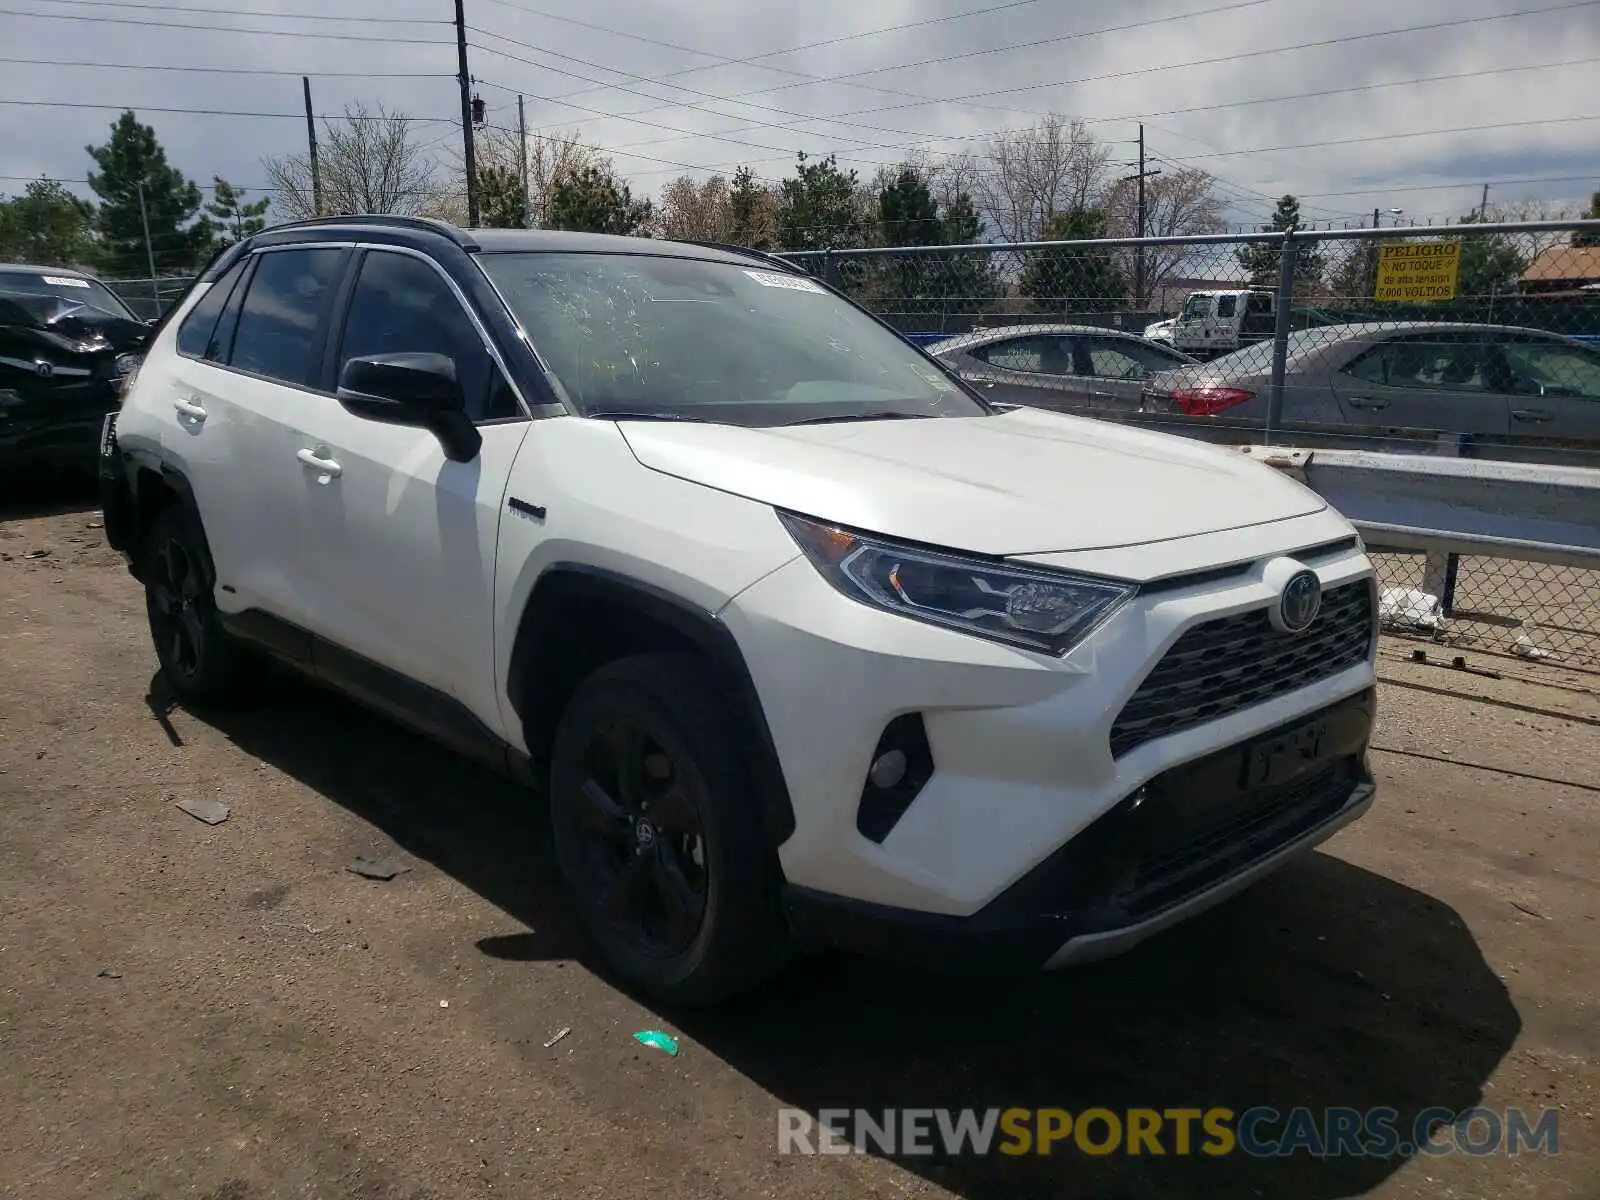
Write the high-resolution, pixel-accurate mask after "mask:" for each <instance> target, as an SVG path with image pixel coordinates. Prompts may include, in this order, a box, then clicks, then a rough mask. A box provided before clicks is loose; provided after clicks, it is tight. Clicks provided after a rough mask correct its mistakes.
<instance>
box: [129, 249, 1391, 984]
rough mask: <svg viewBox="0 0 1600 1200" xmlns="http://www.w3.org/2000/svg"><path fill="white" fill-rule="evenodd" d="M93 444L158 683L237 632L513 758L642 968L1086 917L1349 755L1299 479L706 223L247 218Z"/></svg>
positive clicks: (1352, 729)
mask: <svg viewBox="0 0 1600 1200" xmlns="http://www.w3.org/2000/svg"><path fill="white" fill-rule="evenodd" d="M101 462H102V485H103V493H102V496H103V500H102V503H103V508H104V513H105V530H106V537H107V539H108V540H109V541H110V543H111V544H112V546H114V547H115V548H117V549H119V550H121V551H122V552H124V553H125V554H126V555H127V557H128V562H129V566H130V568H131V570H132V573H133V575H134V577H135V578H136V579H138V580H139V581H140V582H141V583H142V584H143V586H144V589H145V597H146V607H147V612H148V616H149V623H150V630H151V635H152V640H153V642H154V647H155V654H156V657H157V659H158V661H159V663H160V667H161V671H162V673H163V675H164V676H165V678H166V679H167V681H168V682H169V685H170V686H171V688H172V689H173V690H174V691H175V692H176V694H177V695H178V696H179V697H180V698H181V699H183V700H185V701H187V702H189V703H191V704H194V705H203V704H206V703H213V704H222V703H228V702H240V701H244V700H247V699H249V698H250V696H251V695H252V689H253V681H254V679H255V678H256V676H255V671H256V669H257V668H258V666H259V663H260V661H261V658H262V657H263V656H272V657H275V658H277V659H279V660H281V661H283V662H286V663H289V664H291V665H293V666H294V667H296V668H298V669H300V670H302V671H305V672H307V673H308V674H310V675H311V676H313V677H315V678H316V679H319V680H321V681H323V682H325V683H327V684H330V685H332V686H334V687H337V688H340V689H342V690H344V691H345V692H347V693H349V694H350V695H352V696H355V697H357V698H359V699H361V700H363V701H365V702H367V703H369V704H371V705H373V706H375V707H377V708H378V709H380V710H382V711H384V712H386V713H389V714H391V715H392V716H394V717H396V718H398V719H400V720H401V721H403V722H406V723H408V724H410V725H411V726H413V727H414V728H417V729H419V730H424V731H426V732H428V733H430V734H432V735H434V736H436V737H438V738H439V739H440V740H442V741H444V742H446V743H448V744H450V745H453V746H456V747H459V748H461V749H463V750H465V751H467V752H470V753H473V754H475V755H476V756H478V757H479V758H480V759H482V760H483V761H486V762H489V763H491V764H493V765H495V766H497V767H498V768H500V769H502V770H505V771H507V772H509V773H511V774H512V775H514V776H515V777H517V778H520V779H523V780H526V781H529V782H530V783H534V784H538V785H540V786H541V787H542V788H543V789H544V791H545V794H546V795H547V796H548V802H549V805H550V809H551V826H552V829H553V832H554V845H555V853H556V858H557V861H558V864H559V868H560V871H561V874H562V876H563V878H564V879H565V881H566V884H567V887H568V888H569V890H570V893H571V895H572V897H573V899H574V902H575V909H576V911H577V914H578V917H579V920H580V923H581V925H582V928H583V929H584V930H585V931H586V933H587V935H588V937H589V938H590V939H591V940H592V942H593V944H594V945H595V946H596V947H597V948H598V951H599V953H600V955H601V956H602V958H603V960H604V962H606V963H607V964H609V966H610V968H611V969H612V970H613V971H615V972H616V973H617V974H619V975H620V976H622V977H623V978H624V979H626V980H628V981H630V982H631V983H633V984H635V985H637V986H639V987H640V988H642V989H645V990H647V991H649V992H650V993H651V994H653V995H656V996H659V997H664V998H670V999H674V1000H679V1001H697V1002H709V1001H713V1000H716V999H718V998H720V997H724V996H727V995H729V994H730V993H732V992H734V991H737V990H739V989H741V988H743V987H745V986H747V985H749V984H751V983H752V982H754V981H755V980H757V979H759V978H761V977H762V976H763V975H765V974H767V973H768V972H769V971H771V970H772V969H774V968H775V966H776V965H777V964H778V963H779V962H780V961H781V959H782V957H783V954H784V951H785V949H786V948H787V947H789V946H791V945H793V944H796V943H799V944H821V945H836V946H843V947H846V948H851V949H858V950H876V951H881V952H885V953H890V954H901V955H903V956H906V957H911V958H916V959H920V960H922V961H928V962H945V963H959V962H964V961H969V960H989V961H1006V962H1012V963H1018V964H1022V965H1025V966H1041V965H1051V966H1061V965H1065V964H1068V963H1074V962H1078V961H1081V960H1084V959H1089V958H1094V957H1099V956H1103V955H1106V954H1110V953H1114V952H1116V951H1118V950H1121V949H1123V948H1125V947H1127V946H1129V945H1132V944H1133V943H1134V942H1136V941H1139V940H1140V939H1142V938H1144V937H1146V936H1147V935H1149V934H1151V933H1153V932H1155V931H1156V930H1158V929H1161V928H1163V927H1166V926H1168V925H1171V924H1173V923H1175V922H1177V921H1180V920H1182V919H1184V918H1186V917H1188V916H1190V915H1191V914H1193V913H1195V912H1198V911H1200V910H1201V909H1203V908H1206V907H1208V906H1209V905H1211V904H1213V903H1215V902H1216V901H1218V900H1220V899H1221V898H1222V897H1224V896H1226V895H1229V894H1231V893H1233V892H1235V891H1238V890H1239V889H1240V888H1242V887H1244V886H1246V885H1247V884H1249V883H1250V882H1251V881H1253V880H1254V879H1256V878H1258V877H1259V876H1261V875H1262V874H1264V873H1265V872H1267V871H1269V870H1271V869H1273V868H1275V867H1277V866H1278V865H1279V864H1281V863H1282V862H1284V861H1286V860H1287V859H1289V858H1290V857H1292V856H1294V855H1296V854H1299V853H1301V852H1303V851H1305V850H1306V849H1308V848H1309V847H1310V846H1312V845H1313V844H1315V843H1317V842H1320V841H1321V840H1322V839H1324V838H1326V837H1327V836H1328V835H1330V834H1331V833H1333V832H1334V831H1335V830H1336V829H1338V828H1340V827H1341V826H1343V825H1345V824H1347V823H1348V822H1350V821H1352V820H1354V819H1355V818H1356V817H1358V816H1359V815H1360V814H1361V813H1362V812H1363V811H1364V810H1365V809H1366V807H1367V806H1368V805H1369V804H1370V803H1371V801H1372V797H1373V784H1372V777H1371V775H1370V773H1369V772H1368V769H1367V765H1366V749H1367V741H1368V735H1369V731H1370V729H1371V727H1372V719H1373V687H1374V678H1375V677H1374V670H1373V667H1374V655H1375V652H1376V636H1375V635H1376V615H1377V614H1376V607H1377V606H1376V602H1375V588H1374V584H1373V570H1372V564H1371V562H1370V561H1369V559H1368V558H1367V555H1366V553H1365V551H1364V549H1363V547H1362V545H1361V543H1360V540H1359V538H1358V537H1357V536H1356V534H1355V532H1354V530H1353V529H1352V528H1351V526H1350V525H1349V524H1348V523H1347V522H1346V521H1345V520H1344V519H1343V518H1342V517H1340V516H1339V515H1338V514H1337V513H1335V512H1333V511H1331V510H1330V509H1329V508H1328V507H1327V505H1326V504H1325V503H1324V502H1323V501H1322V500H1321V499H1320V498H1318V497H1317V496H1316V495H1314V494H1313V493H1312V492H1310V491H1308V490H1307V489H1306V488H1305V487H1303V486H1301V485H1300V484H1298V483H1296V482H1295V481H1293V480H1292V479H1289V478H1287V477H1286V476H1284V475H1282V474H1280V473H1278V472H1277V471H1274V470H1272V469H1270V468H1268V467H1265V466H1262V465H1259V464H1257V463H1254V462H1251V461H1250V460H1248V459H1246V458H1244V457H1243V456H1241V455H1237V454H1232V453H1228V452H1226V451H1223V450H1219V449H1217V448H1214V447H1211V446H1208V445H1205V444H1203V443H1200V442H1197V441H1191V440H1189V439H1184V438H1176V437H1166V436H1162V435H1158V434H1152V433H1147V432H1143V431H1139V430H1135V429H1129V428H1124V427H1121V426H1118V425H1115V424H1111V423H1107V422H1100V421H1094V420H1088V419H1077V418H1069V417H1064V416H1060V415H1058V414H1054V413H1049V412H1041V411H1038V410H1035V409H1027V408H1008V409H1006V410H1005V411H999V410H997V409H996V408H994V407H992V406H991V405H990V404H989V403H988V402H987V401H986V400H985V399H984V397H983V395H982V394H981V393H980V392H977V391H974V390H971V389H969V388H968V387H967V386H966V385H964V384H962V383H961V382H959V381H958V380H955V379H953V378H952V377H951V376H950V375H948V374H947V373H946V372H945V371H943V370H941V369H940V368H939V367H938V366H937V364H936V363H935V361H934V360H933V359H931V358H929V357H928V356H927V355H926V354H924V353H923V352H922V351H920V350H918V349H917V348H915V347H914V346H912V345H910V344H909V343H908V342H906V341H905V340H904V339H903V338H901V337H900V336H899V335H897V334H896V333H895V332H894V331H893V330H892V329H890V328H889V327H888V326H887V325H884V324H882V323H881V322H879V321H877V320H876V319H875V318H874V317H872V316H870V315H868V314H867V313H866V312H864V311H863V310H861V309H860V308H858V307H856V306H855V305H853V304H852V303H851V302H850V301H848V300H847V299H845V298H844V297H843V296H841V295H839V294H837V293H836V292H833V291H832V290H830V289H828V288H827V287H825V286H824V285H822V284H821V283H819V282H818V281H816V280H814V279H812V278H811V277H809V276H807V275H805V274H803V273H801V272H799V271H798V270H796V269H794V268H793V267H791V266H789V265H787V264H785V263H782V262H781V261H779V260H776V259H773V258H769V257H766V256H764V255H760V254H757V253H754V252H748V251H741V250H733V249H723V248H718V247H709V246H700V245H682V244H675V243H672V242H665V241H652V240H639V239H632V238H616V237H607V236H600V235H592V234H576V233H560V232H551V231H528V230H509V229H507V230H481V231H474V232H470V233H469V232H463V231H461V230H458V229H454V228H452V227H450V226H448V225H443V224H439V223H436V222H432V221H424V220H421V219H411V218H398V217H391V218H379V217H346V218H325V219H322V220H318V221H307V222H301V223H298V224H290V225H283V226H278V227H277V228H274V229H271V230H268V231H266V232H264V233H260V234H256V235H255V236H253V237H250V238H247V239H245V240H244V241H243V242H242V243H240V244H239V245H238V246H236V247H234V248H232V249H230V250H229V251H228V252H226V253H225V254H224V255H223V256H221V257H220V258H219V259H218V260H217V261H216V262H215V263H213V264H212V266H211V267H210V268H209V269H208V270H207V271H206V272H205V274H204V275H203V276H202V277H201V280H200V281H199V282H198V284H197V285H196V286H195V287H194V289H193V291H192V293H191V294H190V295H189V296H188V297H186V298H185V299H184V300H183V302H182V303H181V304H180V305H179V307H178V308H177V310H176V312H175V315H174V317H173V318H172V319H171V320H170V321H169V322H168V323H167V324H166V325H165V326H164V327H163V328H162V330H161V331H160V333H159V334H158V336H157V337H156V338H155V340H154V343H153V345H152V346H151V349H150V352H149V354H148V356H147V357H146V359H145V362H144V365H143V367H142V368H141V369H140V371H139V373H138V376H137V378H136V380H135V382H134V383H133V385H132V387H131V388H130V390H129V393H128V395H127V397H126V399H125V400H124V403H123V407H122V411H121V413H120V414H118V415H115V416H113V417H111V418H109V419H108V421H107V427H106V432H105V437H104V440H103V443H102V459H101ZM467 790H468V791H470V786H469V787H468V788H467ZM438 803H439V806H440V818H441V820H449V819H450V817H449V813H448V810H449V808H450V806H452V805H460V804H470V803H472V797H471V796H470V794H463V795H440V796H439V797H438ZM504 852H505V853H507V854H517V853H521V852H522V849H521V848H520V847H517V846H513V845H507V846H506V847H505V848H504Z"/></svg>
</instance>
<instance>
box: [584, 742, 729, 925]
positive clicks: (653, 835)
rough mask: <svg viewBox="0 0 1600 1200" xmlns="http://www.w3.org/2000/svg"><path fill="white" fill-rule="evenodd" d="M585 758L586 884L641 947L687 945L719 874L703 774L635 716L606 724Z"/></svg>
mask: <svg viewBox="0 0 1600 1200" xmlns="http://www.w3.org/2000/svg"><path fill="white" fill-rule="evenodd" d="M582 758H583V763H584V767H585V769H586V773H585V776H584V778H583V781H582V783H581V785H580V786H581V795H582V802H583V808H582V815H583V821H582V842H583V859H582V861H583V863H584V865H585V867H586V868H587V870H588V872H589V886H588V888H587V889H586V890H587V891H589V893H590V894H591V895H593V896H595V897H596V898H597V900H598V904H599V908H600V911H601V913H602V914H603V916H604V918H605V920H606V921H607V922H609V923H610V924H611V925H612V926H613V927H614V928H615V929H616V930H617V932H618V933H620V934H621V935H622V936H623V937H624V938H626V939H627V940H628V941H629V942H631V943H633V944H634V945H635V946H636V947H638V948H639V949H640V950H642V951H644V952H645V953H647V954H651V955H656V956H662V957H668V956H672V955H677V954H681V953H683V952H684V951H685V950H687V949H688V948H689V946H690V945H691V944H693V942H694V940H695V938H696V937H697V936H699V933H700V929H701V926H702V925H703V924H704V922H705V912H706V897H707V892H708V888H709V883H710V877H709V874H708V872H707V868H706V855H705V830H704V828H703V827H702V824H701V817H700V804H699V802H698V801H697V798H696V797H695V795H694V792H695V791H696V790H697V783H696V781H695V780H694V779H693V778H692V776H689V775H687V774H686V773H685V772H683V771H682V770H680V769H679V767H678V765H677V764H676V763H675V762H674V761H673V758H672V755H671V754H670V753H668V751H667V750H666V749H665V748H664V747H663V746H662V745H661V743H660V742H659V741H658V740H656V738H654V737H652V736H651V734H650V731H649V730H648V729H647V728H646V727H645V725H644V723H642V722H640V721H637V720H633V719H629V718H627V717H621V716H619V717H617V718H616V719H615V720H614V721H613V722H612V723H611V725H610V727H609V728H605V729H601V730H597V731H596V733H595V736H594V737H592V738H591V739H590V741H589V744H588V745H587V746H586V747H585V748H584V751H583V755H582Z"/></svg>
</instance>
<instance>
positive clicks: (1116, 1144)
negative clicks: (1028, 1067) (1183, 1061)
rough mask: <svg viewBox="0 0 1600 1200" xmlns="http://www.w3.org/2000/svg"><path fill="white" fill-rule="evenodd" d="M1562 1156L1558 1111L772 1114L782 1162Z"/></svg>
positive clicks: (994, 1110)
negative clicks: (825, 1157)
mask: <svg viewBox="0 0 1600 1200" xmlns="http://www.w3.org/2000/svg"><path fill="white" fill-rule="evenodd" d="M1558 1152H1559V1144H1558V1128H1557V1116H1556V1110H1555V1109H1549V1108H1547V1109H1541V1110H1537V1111H1532V1112H1525V1111H1524V1110H1522V1109H1520V1108H1508V1109H1505V1110H1503V1111H1501V1110H1495V1109H1489V1108H1468V1109H1462V1110H1460V1111H1457V1110H1455V1109H1449V1108H1425V1109H1423V1110H1422V1111H1421V1112H1419V1113H1417V1114H1416V1116H1415V1117H1413V1118H1412V1119H1411V1120H1409V1121H1407V1120H1404V1119H1403V1118H1402V1117H1401V1115H1400V1113H1399V1111H1398V1110H1396V1109H1393V1108H1371V1109H1365V1110H1363V1109H1356V1108H1326V1109H1311V1108H1292V1109H1288V1110H1286V1111H1280V1110H1278V1109H1275V1108H1268V1107H1256V1108H1247V1109H1244V1110H1242V1111H1236V1110H1234V1109H1231V1108H1220V1107H1214V1108H1129V1109H1117V1110H1113V1109H1110V1108H1086V1109H1081V1110H1079V1111H1077V1112H1072V1111H1069V1110H1068V1109H1064V1108H1007V1109H999V1108H988V1109H974V1108H965V1109H950V1108H900V1109H876V1110H868V1109H859V1108H857V1109H848V1108H835V1109H829V1108H825V1109H822V1110H820V1111H819V1112H818V1113H817V1114H816V1115H815V1116H812V1114H811V1113H809V1112H807V1111H806V1110H804V1109H799V1108H782V1109H779V1110H778V1153H779V1154H883V1155H889V1156H913V1157H915V1156H925V1155H941V1156H945V1157H952V1158H955V1157H963V1156H978V1157H981V1156H984V1155H990V1154H1005V1155H1013V1156H1016V1155H1050V1154H1089V1155H1109V1154H1128V1155H1150V1156H1155V1155H1173V1156H1179V1157H1181V1156H1186V1155H1196V1154H1199V1155H1207V1156H1210V1157H1218V1158H1220V1157H1222V1156H1224V1155H1233V1154H1245V1155H1248V1156H1250V1157H1252V1158H1287V1157H1290V1156H1292V1155H1308V1156H1311V1157H1316V1158H1335V1157H1346V1156H1348V1157H1375V1158H1404V1157H1409V1156H1411V1155H1413V1154H1422V1155H1431V1156H1439V1155H1447V1154H1468V1155H1475V1156H1481V1155H1486V1154H1507V1155H1516V1154H1524V1153H1540V1154H1556V1153H1558Z"/></svg>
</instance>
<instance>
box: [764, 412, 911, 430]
mask: <svg viewBox="0 0 1600 1200" xmlns="http://www.w3.org/2000/svg"><path fill="white" fill-rule="evenodd" d="M935 415H937V414H935V413H909V412H869V413H825V414H823V415H822V416H820V417H802V418H800V420H798V421H785V422H784V423H783V424H782V425H780V426H779V428H780V429H792V428H794V427H795V426H796V425H835V424H839V423H840V422H844V421H916V420H921V419H922V418H924V417H932V416H935Z"/></svg>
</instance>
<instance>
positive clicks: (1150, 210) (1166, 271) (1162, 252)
mask: <svg viewBox="0 0 1600 1200" xmlns="http://www.w3.org/2000/svg"><path fill="white" fill-rule="evenodd" d="M1216 185H1217V181H1216V179H1215V178H1214V177H1213V176H1211V175H1210V174H1209V173H1207V172H1205V171H1202V170H1199V169H1198V168H1195V167H1180V168H1178V169H1176V170H1172V171H1170V172H1163V173H1162V174H1160V175H1156V176H1153V177H1151V178H1149V179H1147V180H1145V185H1144V197H1145V199H1144V207H1145V220H1144V233H1145V236H1146V237H1189V236H1191V235H1197V234H1205V233H1223V232H1225V231H1226V230H1227V227H1228V223H1227V221H1226V220H1225V219H1224V218H1223V210H1224V208H1225V207H1226V203H1225V202H1224V200H1223V199H1222V197H1221V196H1219V195H1218V194H1217V191H1216ZM1138 206H1139V187H1138V184H1137V183H1136V182H1135V181H1134V180H1132V179H1122V180H1118V181H1117V182H1116V183H1115V184H1114V185H1112V188H1111V190H1110V192H1108V193H1107V195H1106V210H1107V212H1108V214H1109V216H1110V218H1111V227H1110V232H1111V236H1112V237H1137V236H1138V234H1139V207H1138ZM1196 258H1197V253H1196V251H1195V249H1194V248H1193V247H1189V246H1151V247H1148V248H1146V249H1145V250H1144V287H1145V295H1144V296H1143V297H1137V298H1136V303H1138V304H1139V305H1140V307H1143V306H1144V304H1145V303H1146V302H1147V298H1148V297H1149V295H1150V294H1151V293H1152V292H1155V291H1156V290H1158V289H1159V288H1160V287H1161V284H1162V283H1163V282H1164V281H1165V280H1166V279H1168V278H1169V277H1170V276H1172V275H1175V274H1177V273H1178V271H1179V270H1180V269H1181V268H1183V267H1184V266H1186V265H1188V264H1189V263H1192V262H1194V261H1195V260H1196Z"/></svg>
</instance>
